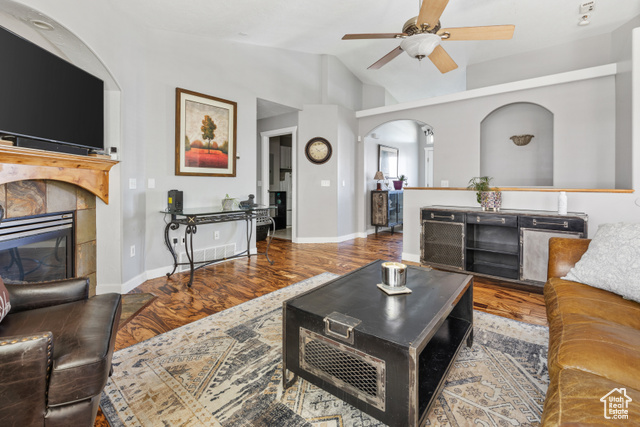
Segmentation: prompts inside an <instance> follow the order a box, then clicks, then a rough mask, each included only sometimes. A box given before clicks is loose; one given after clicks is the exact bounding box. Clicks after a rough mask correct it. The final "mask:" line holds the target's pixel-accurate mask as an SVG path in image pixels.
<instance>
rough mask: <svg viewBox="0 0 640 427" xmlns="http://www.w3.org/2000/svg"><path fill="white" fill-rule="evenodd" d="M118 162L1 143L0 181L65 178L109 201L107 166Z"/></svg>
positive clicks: (59, 179) (109, 167) (60, 179)
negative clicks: (2, 144)
mask: <svg viewBox="0 0 640 427" xmlns="http://www.w3.org/2000/svg"><path fill="white" fill-rule="evenodd" d="M117 163H118V162H117V161H116V160H111V159H102V158H98V157H90V156H76V155H73V154H64V153H56V152H51V151H43V150H34V149H31V148H22V147H8V146H0V184H5V183H7V182H14V181H22V180H27V179H52V180H56V181H64V182H68V183H70V184H75V185H77V186H79V187H82V188H84V189H85V190H88V191H90V192H91V193H93V194H95V195H96V196H98V197H99V198H100V199H102V200H103V201H104V202H105V203H109V170H110V169H111V168H112V167H113V166H114V165H116V164H117Z"/></svg>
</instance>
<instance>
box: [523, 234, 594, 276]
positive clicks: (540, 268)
mask: <svg viewBox="0 0 640 427" xmlns="http://www.w3.org/2000/svg"><path fill="white" fill-rule="evenodd" d="M551 237H564V238H567V239H579V238H581V237H582V233H576V232H562V231H553V230H541V229H532V228H520V253H521V257H520V259H521V264H520V280H526V281H533V282H540V283H544V282H546V281H547V268H548V264H549V239H550V238H551Z"/></svg>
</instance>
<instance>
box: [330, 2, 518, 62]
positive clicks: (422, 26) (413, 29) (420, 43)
mask: <svg viewBox="0 0 640 427" xmlns="http://www.w3.org/2000/svg"><path fill="white" fill-rule="evenodd" d="M447 3H449V0H423V2H422V6H421V7H420V13H419V14H418V16H416V17H414V18H411V19H409V20H408V21H407V22H406V23H405V24H404V26H403V27H402V32H401V33H377V34H376V33H374V34H347V35H345V36H344V37H342V40H362V39H403V40H402V42H401V43H400V46H398V47H397V48H395V49H393V50H392V51H391V52H389V53H387V54H386V55H385V56H383V57H382V58H380V59H379V60H378V61H376V62H374V63H373V64H372V65H370V66H369V67H368V69H373V70H377V69H378V68H381V67H382V66H383V65H385V64H387V63H388V62H390V61H391V60H392V59H394V58H395V57H396V56H398V55H400V54H401V53H402V52H403V51H404V52H407V54H408V55H409V56H411V57H412V58H417V59H418V60H422V58H424V57H425V56H427V57H429V59H430V60H431V62H433V64H434V65H435V66H436V67H437V68H438V70H440V72H441V73H448V72H449V71H452V70H455V69H456V68H458V65H457V64H456V63H455V62H454V61H453V59H452V58H451V56H449V54H448V53H447V51H445V50H444V48H443V47H442V46H440V42H441V41H443V40H454V41H455V40H508V39H510V38H511V37H513V31H514V30H515V28H516V27H515V25H490V26H486V27H459V28H441V27H440V16H441V15H442V12H444V9H445V7H447Z"/></svg>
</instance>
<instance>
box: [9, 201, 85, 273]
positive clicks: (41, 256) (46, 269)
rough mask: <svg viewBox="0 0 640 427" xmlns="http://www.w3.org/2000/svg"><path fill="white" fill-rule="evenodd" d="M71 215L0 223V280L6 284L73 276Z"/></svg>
mask: <svg viewBox="0 0 640 427" xmlns="http://www.w3.org/2000/svg"><path fill="white" fill-rule="evenodd" d="M74 223H75V221H74V213H73V212H60V213H55V214H46V215H38V216H30V217H22V218H15V219H5V220H2V221H1V222H0V276H1V277H2V279H3V280H4V281H5V282H7V283H25V282H38V281H43V280H57V279H65V278H70V277H73V276H74V272H75V268H74Z"/></svg>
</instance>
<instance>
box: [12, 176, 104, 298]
mask: <svg viewBox="0 0 640 427" xmlns="http://www.w3.org/2000/svg"><path fill="white" fill-rule="evenodd" d="M0 205H2V206H3V207H4V208H5V216H6V218H19V217H24V216H31V215H40V214H45V213H54V212H67V211H75V217H76V229H75V235H76V248H75V264H76V276H88V277H89V280H90V284H91V287H90V294H91V295H94V294H95V289H96V196H95V195H93V194H92V193H90V192H89V191H87V190H85V189H83V188H80V187H78V186H76V185H73V184H68V183H65V182H61V181H53V180H23V181H15V182H8V183H5V184H0Z"/></svg>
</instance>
